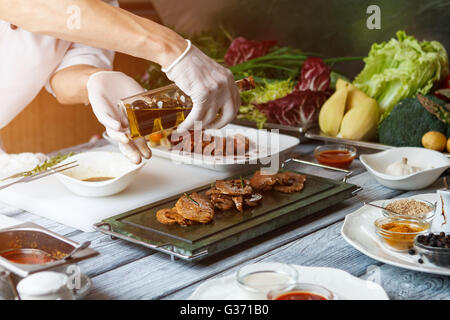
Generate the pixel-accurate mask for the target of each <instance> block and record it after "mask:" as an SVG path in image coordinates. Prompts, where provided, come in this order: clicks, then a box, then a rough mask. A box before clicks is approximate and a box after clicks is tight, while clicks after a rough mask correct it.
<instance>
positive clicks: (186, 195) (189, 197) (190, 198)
mask: <svg viewBox="0 0 450 320" xmlns="http://www.w3.org/2000/svg"><path fill="white" fill-rule="evenodd" d="M184 196H185V197H186V198H188V199H189V200H191V201H192V202H194V203H195V204H196V205H198V206H200V204H199V203H198V202H197V201H195V200H194V199H192V197H191V196H190V195H189V194H188V193H187V192H185V193H184Z"/></svg>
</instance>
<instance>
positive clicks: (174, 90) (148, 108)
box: [119, 76, 255, 139]
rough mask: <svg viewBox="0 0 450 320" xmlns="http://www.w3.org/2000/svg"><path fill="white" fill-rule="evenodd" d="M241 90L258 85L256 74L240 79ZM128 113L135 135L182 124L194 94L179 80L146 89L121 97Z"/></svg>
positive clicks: (134, 136)
mask: <svg viewBox="0 0 450 320" xmlns="http://www.w3.org/2000/svg"><path fill="white" fill-rule="evenodd" d="M236 86H237V87H238V89H239V91H240V92H242V91H248V90H252V89H254V88H255V81H254V79H253V77H251V76H250V77H247V78H244V79H241V80H238V81H236ZM119 108H122V109H123V110H124V111H125V112H126V115H127V118H128V124H129V126H130V136H131V138H132V139H135V138H139V137H145V136H148V135H150V134H152V133H157V132H161V131H164V130H168V129H172V128H174V127H176V126H178V125H179V124H180V123H181V122H183V121H184V119H185V118H186V117H187V115H188V114H189V113H190V111H191V110H192V108H193V104H192V100H191V98H190V97H189V96H188V95H186V94H185V93H184V92H183V91H181V90H180V89H179V88H178V87H177V86H176V85H175V84H171V85H168V86H165V87H162V88H158V89H154V90H151V91H147V92H143V93H140V94H137V95H134V96H132V97H128V98H125V99H122V100H120V101H119Z"/></svg>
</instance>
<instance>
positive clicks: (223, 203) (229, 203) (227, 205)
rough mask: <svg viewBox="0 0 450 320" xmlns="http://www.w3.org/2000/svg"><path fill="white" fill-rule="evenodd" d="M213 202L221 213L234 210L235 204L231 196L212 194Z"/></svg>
mask: <svg viewBox="0 0 450 320" xmlns="http://www.w3.org/2000/svg"><path fill="white" fill-rule="evenodd" d="M211 202H212V203H213V205H214V207H215V208H217V209H219V210H221V211H226V210H230V209H232V208H234V202H233V200H232V199H231V196H228V195H225V194H221V193H218V192H212V193H211Z"/></svg>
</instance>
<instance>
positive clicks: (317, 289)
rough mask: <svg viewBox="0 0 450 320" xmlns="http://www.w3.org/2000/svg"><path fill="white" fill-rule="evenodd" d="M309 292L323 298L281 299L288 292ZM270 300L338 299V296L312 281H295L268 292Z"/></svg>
mask: <svg viewBox="0 0 450 320" xmlns="http://www.w3.org/2000/svg"><path fill="white" fill-rule="evenodd" d="M295 293H309V294H313V295H316V296H319V297H321V298H323V299H279V298H280V297H282V296H284V295H286V294H295ZM267 299H269V300H336V296H335V295H334V294H333V292H331V291H330V290H328V289H327V288H325V287H322V286H319V285H317V284H312V283H295V284H293V285H290V286H286V287H284V288H281V289H274V290H271V291H269V293H268V294H267Z"/></svg>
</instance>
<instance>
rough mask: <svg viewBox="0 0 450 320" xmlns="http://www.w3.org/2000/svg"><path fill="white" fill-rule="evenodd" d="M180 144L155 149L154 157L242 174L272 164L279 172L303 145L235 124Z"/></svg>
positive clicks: (274, 134) (271, 132)
mask: <svg viewBox="0 0 450 320" xmlns="http://www.w3.org/2000/svg"><path fill="white" fill-rule="evenodd" d="M171 140H172V141H173V140H175V139H173V138H172V139H171ZM177 140H178V141H177V142H175V143H171V146H170V147H169V148H167V147H162V146H157V147H152V151H153V155H155V156H157V157H162V158H166V159H171V160H173V161H175V162H179V163H183V164H191V165H195V166H199V167H203V168H207V169H211V170H215V171H237V170H242V168H243V165H245V166H247V167H246V169H248V166H255V167H256V166H267V165H270V164H274V165H275V166H276V168H278V167H279V165H278V164H280V163H282V161H283V160H284V158H285V157H286V156H287V155H288V153H289V152H290V151H291V150H292V149H293V148H294V147H295V146H297V145H298V144H299V142H300V140H299V139H298V138H296V137H292V136H288V135H284V134H280V133H278V132H277V131H267V130H257V129H253V128H248V127H243V126H238V125H233V124H229V125H227V126H225V127H224V128H222V129H219V130H206V131H205V132H204V133H203V134H201V133H197V134H196V133H191V134H190V135H189V136H184V137H181V138H180V139H177ZM189 140H190V141H189Z"/></svg>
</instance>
